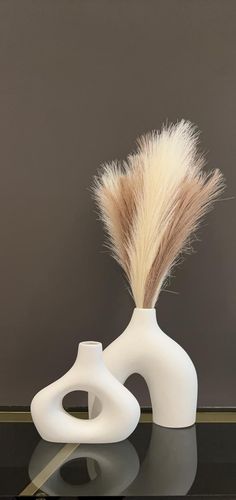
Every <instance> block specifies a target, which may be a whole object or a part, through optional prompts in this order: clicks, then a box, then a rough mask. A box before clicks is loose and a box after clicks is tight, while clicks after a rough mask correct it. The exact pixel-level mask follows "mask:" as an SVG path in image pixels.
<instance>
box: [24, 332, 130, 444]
mask: <svg viewBox="0 0 236 500" xmlns="http://www.w3.org/2000/svg"><path fill="white" fill-rule="evenodd" d="M77 390H82V391H87V392H90V393H92V394H93V395H94V396H96V398H97V399H98V401H99V404H100V408H101V411H100V413H99V415H97V416H96V417H95V418H93V419H91V420H85V419H78V418H76V417H73V416H72V415H69V413H67V412H66V411H65V409H64V408H63V405H62V401H63V398H64V396H65V395H66V394H68V393H69V392H72V391H77ZM31 413H32V418H33V421H34V424H35V426H36V428H37V430H38V432H39V434H40V435H41V437H42V438H43V439H45V440H46V441H51V442H57V443H114V442H117V441H122V440H123V439H126V438H127V437H128V436H129V435H130V434H131V433H132V432H133V430H134V429H135V427H136V425H137V424H138V421H139V417H140V408H139V404H138V402H137V400H136V399H135V397H134V396H133V395H132V394H131V393H130V392H129V391H128V389H126V388H125V387H124V386H123V385H122V384H121V383H120V382H119V381H118V380H117V379H116V378H115V377H114V376H113V375H112V374H111V373H110V371H109V370H108V369H107V368H106V366H105V364H104V362H103V353H102V344H101V343H100V342H81V343H80V344H79V350H78V356H77V359H76V361H75V363H74V365H73V366H72V368H71V369H70V370H69V371H68V372H67V373H66V374H65V375H64V376H63V377H61V378H60V379H58V380H57V381H56V382H53V383H52V384H50V385H49V386H48V387H45V389H42V390H41V391H40V392H38V394H36V396H35V397H34V399H33V401H32V403H31Z"/></svg>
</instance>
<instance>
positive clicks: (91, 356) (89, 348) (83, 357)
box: [76, 340, 103, 367]
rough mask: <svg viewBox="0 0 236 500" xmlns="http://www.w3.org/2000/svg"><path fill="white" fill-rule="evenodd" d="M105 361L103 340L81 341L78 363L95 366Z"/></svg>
mask: <svg viewBox="0 0 236 500" xmlns="http://www.w3.org/2000/svg"><path fill="white" fill-rule="evenodd" d="M102 362H103V357H102V344H101V342H94V341H89V340H88V341H85V342H80V343H79V348H78V355H77V358H76V364H77V363H78V364H79V365H80V366H81V365H85V366H87V367H88V366H90V365H92V366H94V365H96V364H101V363H102Z"/></svg>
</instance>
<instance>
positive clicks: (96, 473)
mask: <svg viewBox="0 0 236 500" xmlns="http://www.w3.org/2000/svg"><path fill="white" fill-rule="evenodd" d="M59 447H60V445H58V444H54V443H53V444H52V443H46V442H45V441H40V442H39V444H38V445H37V447H36V449H35V451H34V453H33V455H32V457H31V460H30V464H29V476H30V478H31V481H32V482H33V483H34V484H35V486H36V487H38V488H40V489H41V490H42V491H43V492H44V493H46V494H47V495H54V496H55V495H58V496H62V495H65V496H97V495H101V496H102V495H120V494H122V492H123V491H124V490H126V489H127V488H128V487H129V485H130V484H131V483H132V482H133V481H134V479H135V477H136V476H137V474H138V471H139V459H138V455H137V453H136V451H135V448H134V447H133V445H132V444H131V443H130V442H129V441H128V440H125V441H122V442H121V443H114V444H97V445H80V446H78V448H77V449H76V450H75V451H73V453H71V455H69V456H68V458H67V459H65V460H63V461H62V463H61V464H60V465H58V468H57V469H56V470H55V472H53V474H52V475H51V476H50V478H49V479H47V481H46V482H45V483H44V484H43V485H42V484H41V483H40V482H38V483H37V481H38V480H39V478H40V475H39V473H40V471H41V470H42V469H43V468H45V467H46V466H47V464H48V463H49V462H50V461H51V460H52V459H53V457H55V455H56V454H57V453H58V452H59V451H60V449H61V448H59ZM79 459H86V462H87V471H88V475H89V477H90V481H89V482H88V483H85V484H79V483H80V477H79V476H78V484H70V483H68V482H67V481H65V480H64V479H63V477H62V475H63V474H62V468H64V467H65V466H68V465H70V464H71V465H73V461H75V471H76V461H77V460H79ZM35 478H36V479H35Z"/></svg>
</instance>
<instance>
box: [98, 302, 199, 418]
mask: <svg viewBox="0 0 236 500" xmlns="http://www.w3.org/2000/svg"><path fill="white" fill-rule="evenodd" d="M104 360H105V363H106V366H107V367H108V369H109V370H110V371H111V372H112V373H113V375H114V376H115V377H116V378H117V379H118V380H119V381H120V382H122V384H123V383H125V381H126V379H127V378H128V377H129V376H130V375H132V374H133V373H138V374H140V375H142V377H143V378H144V379H145V381H146V383H147V386H148V389H149V392H150V397H151V403H152V411H153V422H154V423H156V424H159V425H161V426H163V427H173V428H181V427H189V426H191V425H193V424H194V423H195V419H196V406H197V387H198V384H197V375H196V370H195V368H194V365H193V363H192V361H191V359H190V357H189V356H188V354H187V353H186V352H185V351H184V349H182V347H180V346H179V345H178V344H177V343H176V342H175V341H174V340H172V339H171V338H170V337H168V336H167V335H166V334H165V333H164V332H162V330H161V328H160V327H159V325H158V323H157V319H156V310H155V309H139V308H135V309H134V312H133V316H132V318H131V321H130V323H129V325H128V326H127V328H126V330H125V331H124V332H123V333H122V335H120V337H118V338H117V339H116V340H115V341H114V342H112V343H111V344H110V345H109V346H108V347H107V348H106V349H105V350H104ZM89 409H90V416H93V415H96V414H98V412H99V411H100V406H99V402H98V401H97V400H96V399H95V398H94V396H93V395H92V394H90V396H89Z"/></svg>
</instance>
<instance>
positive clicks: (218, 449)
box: [0, 414, 236, 499]
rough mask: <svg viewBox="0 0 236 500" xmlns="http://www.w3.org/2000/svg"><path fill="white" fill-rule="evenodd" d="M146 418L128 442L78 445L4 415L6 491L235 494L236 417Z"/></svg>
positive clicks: (0, 467) (2, 482)
mask: <svg viewBox="0 0 236 500" xmlns="http://www.w3.org/2000/svg"><path fill="white" fill-rule="evenodd" d="M13 420H15V421H13ZM19 420H21V421H19ZM143 420H145V421H144V422H142V423H140V424H139V425H138V427H137V428H136V430H135V432H134V433H133V434H132V436H130V438H129V439H128V440H126V441H123V442H121V443H116V444H109V445H84V444H83V445H82V444H81V445H78V444H75V445H73V444H53V443H48V442H45V441H43V440H42V439H41V438H40V437H39V435H38V434H37V431H36V429H35V427H34V425H33V424H32V422H31V421H30V416H29V415H28V416H27V415H26V414H25V417H24V416H23V417H22V416H21V417H20V418H18V419H17V417H15V418H9V415H8V417H6V418H5V419H4V416H3V415H2V417H1V422H0V442H1V446H0V461H1V462H0V495H1V496H18V495H21V496H26V495H27V496H33V495H37V496H40V497H41V496H47V495H50V496H57V497H58V496H59V497H71V496H74V497H78V496H79V497H81V496H88V495H89V496H122V497H126V496H127V497H128V496H133V497H136V496H145V497H147V496H159V497H164V496H177V497H183V496H186V495H188V496H194V497H198V496H199V497H202V498H203V497H206V496H208V495H217V496H218V495H221V497H222V498H225V497H227V496H228V495H231V498H235V499H236V415H235V418H232V415H231V422H229V421H228V422H221V423H219V421H218V422H217V420H224V419H223V418H220V419H217V418H216V419H215V421H211V422H206V421H205V422H204V417H203V418H201V419H200V420H202V422H199V423H197V424H196V425H195V426H194V427H190V428H187V429H178V430H175V429H165V428H162V427H159V426H157V425H153V424H152V423H151V422H150V420H151V417H150V416H147V415H146V416H145V415H144V418H143ZM205 420H207V419H205ZM226 420H227V419H226Z"/></svg>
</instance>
